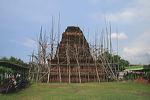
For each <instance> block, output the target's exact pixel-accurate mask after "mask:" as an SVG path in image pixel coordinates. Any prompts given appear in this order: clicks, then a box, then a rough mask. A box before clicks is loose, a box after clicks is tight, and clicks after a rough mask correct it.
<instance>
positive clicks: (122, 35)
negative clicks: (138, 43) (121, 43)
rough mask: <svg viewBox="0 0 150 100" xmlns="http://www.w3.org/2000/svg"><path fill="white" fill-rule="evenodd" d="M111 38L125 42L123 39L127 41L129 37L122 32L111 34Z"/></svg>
mask: <svg viewBox="0 0 150 100" xmlns="http://www.w3.org/2000/svg"><path fill="white" fill-rule="evenodd" d="M111 38H112V39H117V38H118V39H119V40H123V39H127V38H128V37H127V35H126V34H125V33H123V32H121V33H118V34H117V33H112V34H111Z"/></svg>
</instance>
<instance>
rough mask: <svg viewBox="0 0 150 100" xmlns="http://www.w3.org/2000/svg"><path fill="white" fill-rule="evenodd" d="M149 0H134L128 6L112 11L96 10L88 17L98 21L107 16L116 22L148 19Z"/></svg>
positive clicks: (149, 14)
mask: <svg viewBox="0 0 150 100" xmlns="http://www.w3.org/2000/svg"><path fill="white" fill-rule="evenodd" d="M96 1H97V0H96ZM149 11H150V3H149V0H134V1H133V3H131V5H130V6H127V7H125V8H121V9H120V10H117V11H116V12H113V13H105V14H104V13H102V12H96V13H94V14H92V15H91V16H90V17H91V18H92V19H93V20H96V21H99V20H103V19H104V17H107V19H108V20H110V21H112V22H117V23H132V22H136V21H140V20H144V21H149V18H150V13H149Z"/></svg>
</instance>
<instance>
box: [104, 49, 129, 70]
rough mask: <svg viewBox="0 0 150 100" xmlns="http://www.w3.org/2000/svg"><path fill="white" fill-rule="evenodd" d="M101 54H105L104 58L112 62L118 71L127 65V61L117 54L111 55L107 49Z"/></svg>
mask: <svg viewBox="0 0 150 100" xmlns="http://www.w3.org/2000/svg"><path fill="white" fill-rule="evenodd" d="M102 56H105V58H106V59H107V60H108V61H109V62H110V63H111V64H114V65H115V66H116V67H117V69H118V71H122V70H123V69H124V68H125V67H127V66H129V61H127V60H125V59H122V58H121V57H120V56H119V55H113V54H110V53H109V52H108V51H105V52H104V53H102Z"/></svg>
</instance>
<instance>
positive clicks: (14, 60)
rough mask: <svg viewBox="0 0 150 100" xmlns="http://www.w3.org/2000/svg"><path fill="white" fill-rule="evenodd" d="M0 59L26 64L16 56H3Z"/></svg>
mask: <svg viewBox="0 0 150 100" xmlns="http://www.w3.org/2000/svg"><path fill="white" fill-rule="evenodd" d="M0 60H1V61H7V62H10V63H14V64H19V65H23V66H27V63H25V62H23V61H22V60H21V59H18V58H15V57H12V56H11V57H10V58H7V57H3V58H1V59H0Z"/></svg>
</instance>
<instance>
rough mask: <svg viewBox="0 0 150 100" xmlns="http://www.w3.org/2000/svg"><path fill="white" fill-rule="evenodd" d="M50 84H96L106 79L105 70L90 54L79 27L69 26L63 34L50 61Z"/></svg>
mask: <svg viewBox="0 0 150 100" xmlns="http://www.w3.org/2000/svg"><path fill="white" fill-rule="evenodd" d="M48 62H49V67H50V69H51V72H50V79H49V80H50V82H69V83H81V82H94V81H100V80H101V81H102V80H103V79H104V78H105V73H104V69H103V68H102V67H101V65H100V64H97V65H95V64H96V63H95V61H94V60H93V57H92V55H91V53H90V47H89V44H88V42H87V40H86V38H85V36H84V34H83V32H82V30H81V29H80V28H79V27H75V26H69V27H67V29H66V30H65V32H63V34H62V39H61V41H60V43H59V44H58V46H57V49H56V54H55V56H54V58H53V59H51V60H50V59H48Z"/></svg>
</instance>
